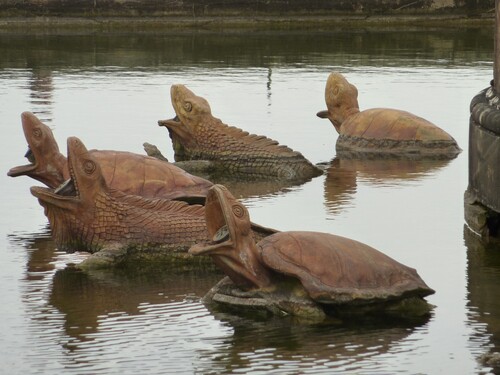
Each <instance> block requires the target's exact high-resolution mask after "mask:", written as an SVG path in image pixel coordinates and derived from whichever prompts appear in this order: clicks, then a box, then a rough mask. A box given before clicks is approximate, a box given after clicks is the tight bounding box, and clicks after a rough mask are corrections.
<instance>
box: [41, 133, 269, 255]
mask: <svg viewBox="0 0 500 375" xmlns="http://www.w3.org/2000/svg"><path fill="white" fill-rule="evenodd" d="M67 164H68V170H69V173H70V179H68V180H67V181H66V182H65V183H64V184H63V185H61V186H60V187H58V188H57V189H51V188H45V187H35V186H34V187H32V188H31V193H32V194H33V195H34V196H35V197H37V198H38V200H39V202H40V204H41V205H42V206H43V207H44V208H45V214H46V216H47V218H48V219H49V222H50V226H51V230H52V236H53V238H54V240H55V242H56V244H57V246H58V247H59V248H60V249H62V250H66V251H88V252H92V253H96V252H97V253H99V257H100V260H102V262H103V263H118V262H120V261H121V260H123V259H125V257H128V258H134V257H136V258H146V259H148V258H154V257H155V256H164V255H169V254H173V253H179V252H181V253H182V252H186V251H187V249H188V247H189V246H190V245H192V244H194V243H196V242H199V241H203V240H206V239H207V238H208V237H207V235H208V233H207V227H206V222H205V215H204V207H203V206H201V205H189V204H187V203H185V202H177V201H173V200H169V199H161V198H145V197H140V196H136V195H127V194H124V193H123V192H121V191H119V190H116V189H112V188H108V186H107V184H106V181H105V179H104V176H103V173H102V169H101V166H100V165H99V163H98V162H97V159H96V158H95V157H94V154H93V153H91V152H89V151H88V150H87V149H86V148H85V145H84V144H83V143H82V142H81V141H80V140H79V139H78V138H76V137H70V138H68V161H67ZM275 232H276V231H275V230H272V229H268V228H264V227H260V226H258V225H256V224H252V234H251V237H252V236H255V238H256V239H260V238H262V237H264V236H267V235H269V234H272V233H275ZM95 261H96V262H98V260H95Z"/></svg>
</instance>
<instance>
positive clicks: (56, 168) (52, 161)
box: [7, 112, 68, 188]
mask: <svg viewBox="0 0 500 375" xmlns="http://www.w3.org/2000/svg"><path fill="white" fill-rule="evenodd" d="M21 123H22V126H23V132H24V137H25V138H26V141H27V142H28V151H27V152H26V154H25V155H24V156H25V157H26V158H27V159H28V161H29V162H30V163H29V164H27V165H20V166H17V167H14V168H11V169H10V170H9V172H7V175H8V176H11V177H17V176H29V177H31V178H34V179H35V180H38V181H40V182H42V183H44V184H45V185H47V186H49V187H51V188H55V187H57V186H59V185H60V184H61V183H62V182H63V181H64V180H65V179H66V178H67V177H68V173H67V169H66V158H65V157H64V155H62V154H61V153H60V152H59V146H58V145H57V142H56V140H55V138H54V134H53V133H52V130H50V128H49V127H48V126H47V125H45V124H44V123H42V122H41V121H40V120H39V119H38V118H37V117H36V116H35V115H34V114H33V113H31V112H23V113H22V114H21Z"/></svg>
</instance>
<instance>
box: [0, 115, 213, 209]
mask: <svg viewBox="0 0 500 375" xmlns="http://www.w3.org/2000/svg"><path fill="white" fill-rule="evenodd" d="M21 120H22V126H23V131H24V136H25V137H26V140H27V141H28V145H29V149H28V152H27V153H26V157H27V158H28V160H29V161H30V164H28V165H23V166H18V167H14V168H12V169H10V170H9V172H8V173H7V174H8V175H9V176H11V177H16V176H22V175H27V176H29V177H32V178H34V179H36V180H38V181H40V182H42V183H44V184H45V185H47V186H48V187H50V188H56V187H58V186H59V185H60V184H62V183H63V182H64V181H66V180H67V179H68V178H69V177H70V176H69V171H68V163H67V160H66V157H65V156H64V155H63V154H62V153H61V152H60V151H59V146H58V145H57V142H56V140H55V138H54V135H53V133H52V130H50V128H49V127H48V126H47V125H45V124H44V123H42V122H41V121H40V120H39V119H38V118H37V117H36V116H35V115H34V114H32V113H30V112H23V114H22V115H21ZM90 153H91V154H92V155H93V157H94V158H95V159H96V161H97V162H98V163H99V164H100V165H101V169H102V173H103V175H104V178H105V180H106V183H107V184H108V185H109V186H110V187H111V188H115V189H118V190H121V191H123V192H124V193H127V194H134V195H141V196H144V197H150V198H151V197H161V198H169V199H185V200H191V201H194V202H200V201H202V200H204V197H205V196H206V194H207V191H208V189H209V188H210V186H212V183H211V182H210V181H208V180H205V179H203V178H201V177H197V176H193V175H191V174H189V173H187V172H185V171H184V170H182V169H181V168H178V167H176V166H174V165H172V164H171V163H167V162H164V161H161V160H158V159H157V158H153V157H149V156H145V155H139V154H134V153H131V152H125V151H106V150H91V151H90Z"/></svg>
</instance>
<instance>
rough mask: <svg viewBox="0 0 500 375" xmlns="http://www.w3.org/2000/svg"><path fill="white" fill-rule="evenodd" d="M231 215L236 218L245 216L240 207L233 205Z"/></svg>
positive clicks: (243, 210)
mask: <svg viewBox="0 0 500 375" xmlns="http://www.w3.org/2000/svg"><path fill="white" fill-rule="evenodd" d="M233 214H234V215H235V216H236V217H239V218H242V217H243V216H245V209H244V208H243V207H242V206H240V205H234V206H233Z"/></svg>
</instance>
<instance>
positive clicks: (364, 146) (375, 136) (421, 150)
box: [317, 73, 462, 158]
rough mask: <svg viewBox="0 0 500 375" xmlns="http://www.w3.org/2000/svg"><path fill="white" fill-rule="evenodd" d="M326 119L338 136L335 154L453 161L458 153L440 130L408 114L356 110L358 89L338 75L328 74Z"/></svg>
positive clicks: (455, 146)
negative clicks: (418, 156) (431, 158)
mask: <svg viewBox="0 0 500 375" xmlns="http://www.w3.org/2000/svg"><path fill="white" fill-rule="evenodd" d="M325 101H326V106H327V110H326V111H320V112H318V113H317V116H318V117H321V118H328V119H329V120H330V121H331V123H332V124H333V126H334V127H335V130H337V132H338V133H339V137H338V139H337V144H336V149H337V151H339V152H343V151H348V152H349V151H350V152H370V153H394V154H417V155H423V156H430V155H436V156H444V157H449V158H453V157H455V156H456V155H458V154H459V153H460V152H461V151H462V150H461V149H460V147H458V145H457V142H456V141H455V139H453V137H451V136H450V135H449V134H448V133H446V132H445V131H444V130H442V129H440V128H439V127H437V126H436V125H434V124H432V123H431V122H429V121H427V120H425V119H423V118H421V117H418V116H415V115H414V114H411V113H409V112H405V111H401V110H397V109H390V108H373V109H367V110H364V111H360V110H359V105H358V90H357V89H356V87H355V86H354V85H352V84H351V83H349V82H348V81H347V80H346V79H345V78H344V76H343V75H342V74H340V73H331V74H330V75H329V77H328V80H327V82H326V88H325Z"/></svg>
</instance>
